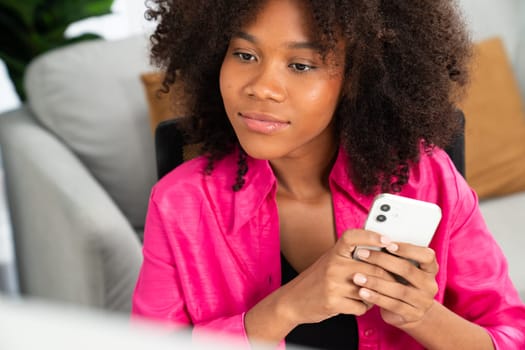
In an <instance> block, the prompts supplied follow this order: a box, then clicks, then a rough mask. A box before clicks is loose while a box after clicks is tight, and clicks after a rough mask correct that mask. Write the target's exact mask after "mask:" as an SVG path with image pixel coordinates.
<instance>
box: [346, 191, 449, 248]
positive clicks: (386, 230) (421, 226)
mask: <svg viewBox="0 0 525 350" xmlns="http://www.w3.org/2000/svg"><path fill="white" fill-rule="evenodd" d="M440 220H441V208H440V207H439V206H438V205H436V204H434V203H429V202H424V201H421V200H417V199H412V198H407V197H402V196H398V195H393V194H389V193H382V194H379V195H377V196H376V197H375V198H374V203H373V204H372V208H371V209H370V212H369V213H368V217H367V219H366V223H365V227H364V228H365V229H366V230H370V231H374V232H377V233H380V234H382V235H385V236H387V237H388V238H390V239H391V240H392V241H393V242H405V243H411V244H414V245H419V246H425V247H426V246H428V245H429V243H430V241H431V240H432V237H433V235H434V233H435V232H436V229H437V226H438V225H439V222H440ZM359 248H366V249H372V250H380V249H381V248H379V247H368V246H367V247H357V248H356V249H355V251H354V258H357V257H356V255H355V253H356V252H357V250H358V249H359Z"/></svg>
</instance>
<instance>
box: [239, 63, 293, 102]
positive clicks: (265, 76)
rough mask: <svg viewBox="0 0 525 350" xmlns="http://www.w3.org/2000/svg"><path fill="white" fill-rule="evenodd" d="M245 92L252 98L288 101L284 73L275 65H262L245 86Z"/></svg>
mask: <svg viewBox="0 0 525 350" xmlns="http://www.w3.org/2000/svg"><path fill="white" fill-rule="evenodd" d="M244 92H245V93H246V94H247V95H248V96H249V97H251V98H256V99H260V100H272V101H274V102H283V101H284V100H285V99H286V88H285V86H284V82H283V72H280V71H279V69H278V67H275V65H271V64H261V65H260V66H259V68H258V69H257V70H256V71H255V72H254V75H253V77H252V79H250V80H249V81H248V83H247V84H246V85H245V87H244Z"/></svg>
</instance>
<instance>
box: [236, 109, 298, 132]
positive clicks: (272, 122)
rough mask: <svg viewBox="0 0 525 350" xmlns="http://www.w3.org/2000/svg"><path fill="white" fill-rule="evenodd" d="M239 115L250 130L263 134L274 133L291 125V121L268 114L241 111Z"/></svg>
mask: <svg viewBox="0 0 525 350" xmlns="http://www.w3.org/2000/svg"><path fill="white" fill-rule="evenodd" d="M239 117H241V120H242V121H243V122H244V124H245V125H246V127H247V128H248V129H249V130H251V131H254V132H257V133H261V134H267V135H269V134H273V133H276V132H278V131H281V130H283V129H286V128H287V127H289V126H290V122H285V121H281V120H278V119H277V118H275V117H272V116H269V115H266V114H255V113H246V114H243V113H239Z"/></svg>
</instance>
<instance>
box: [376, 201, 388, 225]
mask: <svg viewBox="0 0 525 350" xmlns="http://www.w3.org/2000/svg"><path fill="white" fill-rule="evenodd" d="M379 209H380V210H381V211H383V212H385V213H386V212H387V211H389V210H390V205H388V204H382V205H381V207H379ZM376 221H378V222H385V221H386V215H384V214H379V215H378V216H376Z"/></svg>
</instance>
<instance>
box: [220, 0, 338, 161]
mask: <svg viewBox="0 0 525 350" xmlns="http://www.w3.org/2000/svg"><path fill="white" fill-rule="evenodd" d="M308 18H310V16H309V14H308V13H307V12H306V10H305V9H304V6H302V3H301V1H300V0H269V1H267V2H266V4H265V5H264V6H263V8H262V10H261V12H260V13H259V14H258V15H257V16H256V18H255V20H254V21H253V22H251V23H248V24H247V25H246V26H245V27H243V28H241V30H240V31H239V32H238V33H236V35H234V36H233V38H232V39H231V41H230V44H229V47H228V51H227V53H226V56H225V58H224V61H223V64H222V68H221V73H220V89H221V94H222V98H223V101H224V106H225V109H226V113H227V114H228V118H229V120H230V122H231V124H232V126H233V128H234V130H235V133H236V135H237V137H238V139H239V142H240V143H241V145H242V147H243V149H244V150H245V151H246V152H247V153H248V154H249V155H250V156H252V157H254V158H258V159H268V160H272V159H279V158H283V157H290V156H292V157H297V156H303V155H308V154H311V153H312V151H313V150H316V152H315V153H318V152H319V150H320V149H323V148H326V150H327V151H331V150H333V146H334V142H335V140H334V133H333V130H332V128H331V127H330V125H332V124H331V123H330V122H331V120H332V116H333V114H334V111H335V109H336V106H337V103H338V101H339V98H340V95H341V87H342V83H343V71H344V52H343V51H342V50H338V51H337V52H333V53H330V54H328V55H327V57H326V59H325V60H324V61H323V58H322V56H321V54H320V52H319V50H318V45H316V43H315V42H312V40H311V35H310V34H309V33H310V30H309V29H310V26H309V22H308ZM339 46H341V45H338V47H339Z"/></svg>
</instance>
